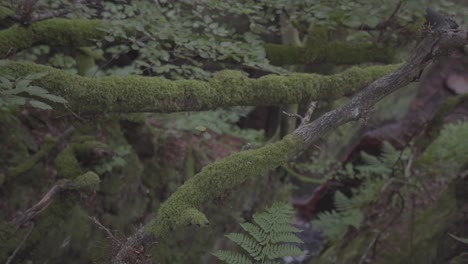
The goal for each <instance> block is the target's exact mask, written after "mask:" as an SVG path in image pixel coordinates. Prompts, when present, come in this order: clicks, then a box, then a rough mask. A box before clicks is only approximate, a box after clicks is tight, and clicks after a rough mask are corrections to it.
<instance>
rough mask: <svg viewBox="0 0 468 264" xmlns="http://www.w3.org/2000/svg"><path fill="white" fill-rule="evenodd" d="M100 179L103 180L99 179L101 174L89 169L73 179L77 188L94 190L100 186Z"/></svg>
mask: <svg viewBox="0 0 468 264" xmlns="http://www.w3.org/2000/svg"><path fill="white" fill-rule="evenodd" d="M100 181H101V180H100V179H99V176H98V175H96V173H94V172H92V171H88V172H86V173H84V174H81V175H80V176H78V177H76V178H75V179H74V180H73V183H74V184H75V187H76V188H77V189H88V190H94V189H96V188H97V187H98V186H99V182H100Z"/></svg>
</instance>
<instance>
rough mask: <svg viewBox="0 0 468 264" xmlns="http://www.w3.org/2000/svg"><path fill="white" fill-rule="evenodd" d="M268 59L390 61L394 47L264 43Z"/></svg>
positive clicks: (275, 62) (292, 61) (288, 61)
mask: <svg viewBox="0 0 468 264" xmlns="http://www.w3.org/2000/svg"><path fill="white" fill-rule="evenodd" d="M264 47H265V51H266V55H267V58H268V60H270V62H271V64H273V65H287V64H318V63H333V64H357V63H363V62H369V61H375V62H384V63H388V62H391V61H392V58H393V56H394V53H395V48H394V47H391V46H385V45H383V44H376V43H350V42H344V41H340V42H331V43H326V45H323V46H315V45H314V46H305V47H297V46H292V45H279V44H265V45H264Z"/></svg>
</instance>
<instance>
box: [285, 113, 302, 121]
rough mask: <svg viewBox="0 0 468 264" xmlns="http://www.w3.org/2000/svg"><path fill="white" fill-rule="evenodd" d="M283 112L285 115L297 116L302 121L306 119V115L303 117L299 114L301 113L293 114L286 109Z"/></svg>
mask: <svg viewBox="0 0 468 264" xmlns="http://www.w3.org/2000/svg"><path fill="white" fill-rule="evenodd" d="M283 114H284V115H287V116H289V117H296V118H298V119H300V120H301V122H302V120H303V119H304V117H302V116H301V115H299V114H291V113H288V112H286V111H283Z"/></svg>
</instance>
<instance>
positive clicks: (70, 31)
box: [0, 18, 104, 58]
mask: <svg viewBox="0 0 468 264" xmlns="http://www.w3.org/2000/svg"><path fill="white" fill-rule="evenodd" d="M101 24H102V23H101V21H99V20H82V19H65V18H54V19H49V20H44V21H39V22H35V23H32V24H31V25H28V26H23V25H14V26H12V27H9V28H7V29H4V30H1V31H0V58H2V57H6V56H7V55H8V54H10V53H12V52H15V51H17V50H22V49H26V48H29V47H32V46H34V45H36V44H42V43H43V44H48V45H50V46H68V47H80V46H86V45H90V44H92V43H93V42H94V41H95V40H96V39H101V38H103V36H104V34H103V32H102V31H100V30H99V26H101Z"/></svg>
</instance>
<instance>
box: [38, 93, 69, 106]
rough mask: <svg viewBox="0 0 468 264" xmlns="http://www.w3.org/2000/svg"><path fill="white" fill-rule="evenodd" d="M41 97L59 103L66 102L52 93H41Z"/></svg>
mask: <svg viewBox="0 0 468 264" xmlns="http://www.w3.org/2000/svg"><path fill="white" fill-rule="evenodd" d="M41 97H42V98H44V99H47V100H50V101H52V102H54V103H59V104H66V103H68V101H67V100H65V99H64V98H63V97H60V96H57V95H53V94H43V95H41Z"/></svg>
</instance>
